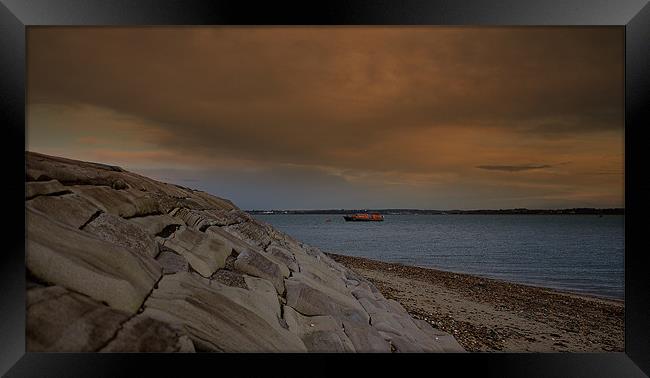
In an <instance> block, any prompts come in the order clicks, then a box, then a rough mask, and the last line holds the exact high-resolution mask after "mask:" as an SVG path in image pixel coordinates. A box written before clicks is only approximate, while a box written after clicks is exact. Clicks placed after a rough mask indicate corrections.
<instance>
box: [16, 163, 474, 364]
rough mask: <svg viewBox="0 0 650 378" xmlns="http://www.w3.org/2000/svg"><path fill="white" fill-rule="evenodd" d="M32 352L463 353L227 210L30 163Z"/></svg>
mask: <svg viewBox="0 0 650 378" xmlns="http://www.w3.org/2000/svg"><path fill="white" fill-rule="evenodd" d="M26 163H27V170H26V188H25V189H26V190H25V201H26V202H25V205H26V227H27V232H26V234H27V237H26V238H27V240H26V263H27V282H28V284H27V350H28V351H30V352H41V351H61V352H97V351H98V352H204V351H205V352H391V351H393V352H459V351H463V349H462V348H461V347H460V345H459V344H458V343H457V342H456V340H454V338H453V337H452V336H450V335H448V334H445V333H443V332H440V331H438V330H436V329H434V328H432V327H431V326H430V325H429V324H428V323H426V322H423V321H418V320H414V319H413V318H411V317H410V316H409V314H408V313H407V312H406V311H405V310H404V308H402V306H400V304H399V303H397V302H395V301H393V300H387V299H386V298H384V297H383V296H382V295H381V293H380V292H379V291H378V290H377V289H376V288H375V287H374V286H373V285H372V284H371V283H370V282H368V281H367V280H365V279H364V278H362V277H360V276H359V275H357V274H355V273H354V272H353V271H351V270H349V269H347V268H345V267H344V266H342V265H340V264H338V263H336V262H334V261H333V260H332V259H330V258H329V257H327V256H326V255H325V254H324V253H322V252H321V251H320V250H318V249H317V248H314V247H311V246H308V245H305V244H303V243H301V242H299V241H297V240H294V239H293V238H291V237H290V236H289V235H286V234H284V233H282V232H279V231H277V230H275V229H273V228H272V227H271V226H270V225H268V224H265V223H262V222H260V221H258V220H256V219H255V218H253V217H252V216H250V215H249V214H247V213H245V212H243V211H241V210H239V209H238V208H237V207H236V206H235V205H234V204H233V203H232V202H230V201H228V200H225V199H221V198H217V197H214V196H212V195H209V194H207V193H205V192H201V191H197V190H192V189H189V188H184V187H180V186H176V185H171V184H166V183H161V182H158V181H155V180H152V179H149V178H146V177H143V176H140V175H137V174H134V173H130V172H126V171H124V170H122V169H121V168H119V167H115V166H110V165H104V164H97V163H88V162H81V161H75V160H69V159H64V158H59V157H53V156H47V155H42V154H37V153H31V152H27V153H26Z"/></svg>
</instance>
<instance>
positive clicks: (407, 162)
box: [27, 27, 624, 208]
mask: <svg viewBox="0 0 650 378" xmlns="http://www.w3.org/2000/svg"><path fill="white" fill-rule="evenodd" d="M623 31H624V30H623V28H620V27H617V28H612V27H604V28H603V27H599V28H593V27H592V28H582V27H580V28H578V27H555V28H549V27H534V28H529V27H511V28H501V27H499V28H485V27H411V28H392V27H391V28H386V27H381V28H375V27H318V28H316V27H314V28H312V27H308V28H304V27H273V28H248V27H227V28H221V27H206V28H200V27H199V28H197V27H190V28H188V27H178V28H173V27H164V28H160V27H137V28H113V27H110V28H105V27H98V28H87V27H83V28H77V27H64V28H60V27H33V28H29V29H28V45H27V49H28V51H27V65H28V67H27V74H28V76H27V96H28V108H27V142H28V146H27V147H28V148H29V149H33V150H35V151H39V152H43V153H48V154H54V155H62V156H67V157H70V158H76V159H81V160H91V161H98V162H104V163H109V164H113V165H121V166H123V167H124V168H126V169H130V170H134V171H138V172H143V173H152V174H154V173H155V172H158V173H159V174H156V177H158V178H160V179H163V180H165V181H168V180H169V181H172V182H176V183H179V184H181V185H183V183H184V182H188V183H192V185H193V186H196V187H199V188H204V189H205V190H209V191H211V192H212V193H214V194H217V195H222V196H225V197H228V198H231V199H233V200H235V201H236V202H237V203H238V204H241V205H242V206H244V207H246V208H273V207H279V208H283V207H286V208H301V207H302V208H314V207H332V208H340V207H359V206H361V207H364V206H365V207H426V208H466V207H472V208H480V207H492V208H499V207H504V208H505V207H526V206H529V207H558V206H567V205H569V206H577V207H585V206H620V205H621V204H622V199H623V195H622V188H623V184H622V177H623V176H622V169H623V154H622V147H623V143H622V140H623V42H624V38H623V36H624V35H623ZM531 161H532V162H538V164H527V163H530V162H531ZM556 161H571V162H572V163H571V164H570V165H566V164H563V163H555V162H556ZM539 162H541V163H539ZM504 172H505V173H504ZM507 172H512V173H513V174H508V173H507ZM599 172H614V173H613V174H599ZM616 172H619V173H618V174H617V173H616ZM163 173H164V175H163ZM194 180H196V181H194ZM260 188H264V190H260Z"/></svg>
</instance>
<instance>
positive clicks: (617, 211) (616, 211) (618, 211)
mask: <svg viewBox="0 0 650 378" xmlns="http://www.w3.org/2000/svg"><path fill="white" fill-rule="evenodd" d="M246 212H247V213H249V214H253V215H275V214H295V215H301V214H305V215H312V214H313V215H317V214H320V215H345V214H354V213H369V212H372V213H379V214H383V215H625V209H624V208H603V209H599V208H572V209H498V210H420V209H330V210H325V209H321V210H246Z"/></svg>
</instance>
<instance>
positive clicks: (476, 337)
mask: <svg viewBox="0 0 650 378" xmlns="http://www.w3.org/2000/svg"><path fill="white" fill-rule="evenodd" d="M328 255H329V256H330V257H331V258H332V259H334V260H335V261H337V262H339V263H341V264H343V265H345V266H346V267H348V268H350V269H352V270H354V271H355V272H356V273H358V274H360V275H361V276H363V277H364V278H366V279H368V280H369V281H370V282H372V283H373V284H374V285H375V286H376V287H377V288H378V289H379V290H380V291H381V293H382V294H383V295H384V296H385V297H386V298H390V299H394V300H396V301H398V302H399V303H401V304H402V306H404V308H405V309H406V310H407V311H408V312H409V313H410V314H411V316H412V317H414V318H417V319H422V320H424V321H426V322H428V323H430V324H431V325H432V326H434V327H436V328H438V329H440V330H443V331H445V332H448V333H450V334H452V335H453V336H454V337H455V338H456V339H457V340H458V342H459V343H460V344H461V345H462V346H463V348H465V349H466V350H467V351H470V352H622V351H624V302H623V301H619V300H614V299H607V298H601V297H595V296H588V295H578V294H574V293H569V292H561V291H557V290H552V289H546V288H540V287H533V286H527V285H521V284H514V283H510V282H505V281H500V280H494V279H487V278H482V277H477V276H473V275H468V274H460V273H452V272H446V271H441V270H436V269H429V268H422V267H415V266H406V265H402V264H395V263H386V262H380V261H375V260H370V259H366V258H360V257H351V256H345V255H340V254H333V253H330V254H328Z"/></svg>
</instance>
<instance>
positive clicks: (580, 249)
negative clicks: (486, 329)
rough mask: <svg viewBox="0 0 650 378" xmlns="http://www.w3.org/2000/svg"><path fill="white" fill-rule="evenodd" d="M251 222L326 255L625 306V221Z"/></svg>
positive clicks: (299, 217)
mask: <svg viewBox="0 0 650 378" xmlns="http://www.w3.org/2000/svg"><path fill="white" fill-rule="evenodd" d="M254 216H255V217H256V218H257V219H259V220H261V221H264V222H266V223H269V224H271V225H272V226H274V227H275V228H277V229H279V230H281V231H283V232H285V233H287V234H289V235H291V236H293V237H294V238H296V239H298V240H300V241H302V242H304V243H307V244H310V245H312V246H315V247H318V248H320V249H321V250H323V251H325V252H333V253H338V254H343V255H349V256H357V257H366V258H370V259H374V260H379V261H384V262H392V263H401V264H405V265H413V266H420V267H427V268H436V269H440V270H445V271H451V272H457V273H469V274H473V275H477V276H481V277H487V278H495V279H500V280H505V281H510V282H514V283H521V284H526V285H532V286H541V287H547V288H553V289H559V290H562V291H569V292H574V293H579V294H591V295H595V296H601V297H607V298H613V299H620V300H623V299H624V287H625V285H624V226H625V225H624V219H625V218H624V216H623V215H603V216H598V215H469V214H454V215H384V221H383V222H345V220H344V219H343V215H331V214H327V215H313V214H308V215H307V214H268V215H267V214H264V215H254Z"/></svg>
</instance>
